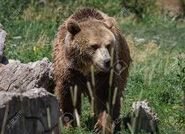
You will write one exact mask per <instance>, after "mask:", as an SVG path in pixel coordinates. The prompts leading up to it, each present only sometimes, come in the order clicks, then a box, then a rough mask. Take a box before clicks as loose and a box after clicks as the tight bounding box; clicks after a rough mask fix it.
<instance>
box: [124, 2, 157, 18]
mask: <svg viewBox="0 0 185 134" xmlns="http://www.w3.org/2000/svg"><path fill="white" fill-rule="evenodd" d="M123 7H124V8H126V9H127V10H129V11H130V12H132V13H134V14H135V15H136V16H137V17H138V18H140V19H143V18H145V17H147V16H151V15H156V13H157V8H156V0H123Z"/></svg>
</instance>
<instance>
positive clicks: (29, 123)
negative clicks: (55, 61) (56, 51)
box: [0, 58, 60, 134]
mask: <svg viewBox="0 0 185 134" xmlns="http://www.w3.org/2000/svg"><path fill="white" fill-rule="evenodd" d="M51 67H52V64H51V63H50V62H49V61H48V59H46V58H45V59H43V60H41V61H37V62H34V63H28V64H22V63H20V62H18V61H15V62H12V63H9V64H7V65H2V64H0V100H1V101H0V131H1V132H2V133H5V134H12V133H13V134H27V133H33V134H34V133H35V134H36V133H37V134H42V133H50V132H51V131H55V133H58V132H56V131H58V121H59V114H60V110H59V105H58V101H57V99H56V97H55V96H54V95H53V94H51V93H49V92H48V91H51V90H52V89H53V80H52V77H51V71H52V69H51ZM46 90H48V91H46ZM49 115H50V116H49ZM49 120H50V121H49Z"/></svg>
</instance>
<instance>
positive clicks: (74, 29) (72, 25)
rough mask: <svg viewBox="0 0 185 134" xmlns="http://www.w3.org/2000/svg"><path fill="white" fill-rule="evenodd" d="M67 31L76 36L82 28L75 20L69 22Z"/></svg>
mask: <svg viewBox="0 0 185 134" xmlns="http://www.w3.org/2000/svg"><path fill="white" fill-rule="evenodd" d="M66 27H67V30H68V31H69V32H70V33H71V34H72V35H73V36H74V35H76V34H77V33H78V32H80V26H79V24H78V22H76V21H75V20H69V21H68V22H67V25H66Z"/></svg>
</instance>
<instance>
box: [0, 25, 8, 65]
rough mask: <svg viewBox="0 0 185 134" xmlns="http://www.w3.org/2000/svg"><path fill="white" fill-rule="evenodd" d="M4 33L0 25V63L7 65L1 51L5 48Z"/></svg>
mask: <svg viewBox="0 0 185 134" xmlns="http://www.w3.org/2000/svg"><path fill="white" fill-rule="evenodd" d="M6 35H7V33H6V31H5V30H3V26H2V25H1V23H0V63H3V64H7V63H8V60H7V58H6V57H5V56H4V55H3V51H4V48H5V39H6Z"/></svg>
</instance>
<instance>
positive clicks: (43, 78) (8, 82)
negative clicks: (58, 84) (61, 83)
mask: <svg viewBox="0 0 185 134" xmlns="http://www.w3.org/2000/svg"><path fill="white" fill-rule="evenodd" d="M51 66H52V63H50V62H49V61H48V59H47V58H44V59H43V60H41V61H37V62H34V63H28V64H22V63H20V62H19V61H15V62H12V63H9V64H7V65H4V66H3V65H2V67H0V91H2V90H3V91H8V92H24V91H26V90H29V89H32V88H35V87H36V88H39V87H43V88H45V89H46V90H48V91H51V92H52V89H53V79H52V75H51V74H52V72H51V71H52V68H51Z"/></svg>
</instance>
